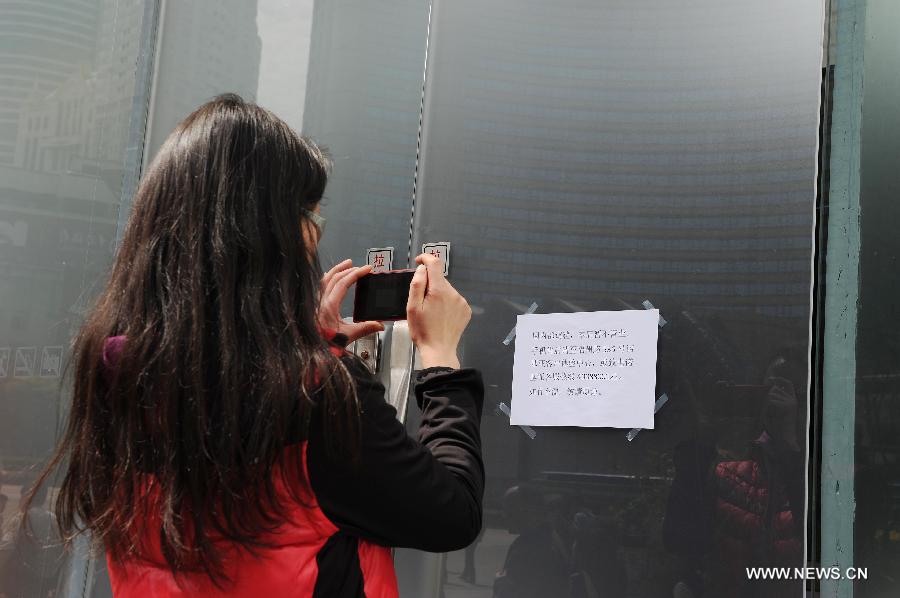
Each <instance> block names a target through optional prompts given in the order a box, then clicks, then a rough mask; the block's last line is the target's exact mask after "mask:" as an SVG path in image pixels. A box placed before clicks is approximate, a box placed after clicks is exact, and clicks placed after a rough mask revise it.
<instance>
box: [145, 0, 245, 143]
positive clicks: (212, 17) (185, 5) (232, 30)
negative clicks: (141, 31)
mask: <svg viewBox="0 0 900 598" xmlns="http://www.w3.org/2000/svg"><path fill="white" fill-rule="evenodd" d="M256 11H257V2H256V0H200V1H196V2H195V1H191V2H169V3H168V4H166V10H165V19H164V22H163V23H162V24H161V27H162V33H161V36H162V37H161V45H160V47H159V65H158V76H157V79H156V89H155V92H154V95H155V97H156V102H155V104H154V112H153V115H152V117H151V123H152V125H151V126H152V129H151V131H150V141H149V149H150V155H149V156H148V157H151V158H152V156H153V155H154V154H155V153H156V150H157V149H158V148H159V146H160V145H161V144H162V142H163V140H164V139H165V138H166V136H167V135H168V134H169V132H170V131H171V130H172V129H173V128H174V127H175V125H176V124H178V122H179V121H180V120H181V119H183V118H184V117H185V116H187V115H188V114H190V113H191V112H192V111H193V110H194V109H195V108H196V107H197V106H198V105H200V104H202V103H203V102H205V101H207V100H209V99H211V98H213V97H214V96H216V95H218V94H220V93H224V92H234V93H238V94H240V95H241V96H243V98H244V99H245V100H249V101H253V100H255V99H256V87H257V84H258V81H259V60H260V49H261V42H260V39H259V33H258V31H257V27H256Z"/></svg>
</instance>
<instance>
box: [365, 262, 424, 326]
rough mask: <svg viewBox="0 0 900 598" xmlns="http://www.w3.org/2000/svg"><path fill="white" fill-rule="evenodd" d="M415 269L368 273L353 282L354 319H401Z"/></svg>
mask: <svg viewBox="0 0 900 598" xmlns="http://www.w3.org/2000/svg"><path fill="white" fill-rule="evenodd" d="M413 274H415V271H414V270H397V271H392V272H383V273H378V274H369V275H368V276H364V277H363V278H361V279H359V281H357V283H356V296H355V298H354V302H353V320H354V321H355V322H364V321H367V320H404V319H406V302H407V299H408V298H409V285H410V283H411V282H412V277H413Z"/></svg>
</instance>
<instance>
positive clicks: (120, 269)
mask: <svg viewBox="0 0 900 598" xmlns="http://www.w3.org/2000/svg"><path fill="white" fill-rule="evenodd" d="M329 169H330V163H329V160H328V159H327V157H326V156H325V154H324V153H323V152H322V151H321V150H320V149H319V148H318V147H316V145H315V144H313V143H312V142H310V141H308V140H306V139H304V138H301V137H299V136H298V135H297V134H296V133H294V132H293V131H292V130H291V129H290V127H288V126H287V125H286V124H285V123H284V122H283V121H281V120H280V119H279V118H277V117H276V116H275V115H273V114H272V113H270V112H268V111H267V110H264V109H262V108H260V107H258V106H256V105H254V104H251V103H247V102H244V101H243V100H242V99H241V98H240V97H238V96H236V95H224V96H220V97H218V98H216V99H215V100H213V101H211V102H208V103H206V104H204V105H203V106H201V107H200V108H198V109H197V110H196V111H195V112H194V113H192V114H191V115H190V116H188V117H187V118H186V119H185V120H184V121H183V122H182V123H181V124H179V125H178V127H177V128H176V129H175V131H174V132H173V133H172V134H171V135H170V136H169V138H168V139H167V140H166V142H165V143H164V144H163V146H162V148H161V149H160V150H159V154H158V155H157V156H156V159H155V160H154V161H153V163H152V165H151V166H150V168H149V170H148V172H147V173H146V175H145V176H144V179H143V181H142V182H141V184H140V187H139V188H138V190H137V193H136V196H135V198H134V203H133V208H132V213H131V217H130V219H129V221H128V226H127V228H126V230H125V233H124V237H123V239H122V243H121V246H120V248H119V250H118V254H117V256H116V259H115V263H114V266H113V269H112V273H111V276H110V280H109V282H108V285H107V286H106V289H105V290H104V291H103V293H102V294H101V295H100V297H99V299H98V302H97V304H96V306H95V308H94V309H93V311H92V313H91V314H90V316H89V317H88V318H87V320H86V323H85V324H84V326H83V328H82V329H81V331H80V333H79V335H78V336H77V338H76V340H75V344H74V350H73V358H72V360H71V365H72V367H71V368H70V369H71V371H72V385H73V388H72V390H73V403H72V409H71V412H70V414H69V418H68V424H67V428H66V430H65V433H64V435H63V437H62V439H61V441H60V444H59V446H58V449H57V452H56V453H55V455H54V457H53V459H52V461H51V463H50V465H49V466H48V467H47V469H46V470H45V471H44V474H43V476H42V478H41V482H43V481H46V479H47V477H48V475H50V472H51V471H52V470H53V468H54V467H56V466H58V465H60V464H61V463H65V466H64V471H63V473H64V475H63V481H62V484H61V488H60V490H59V494H58V496H57V500H56V506H55V509H56V513H57V517H58V521H59V524H60V527H61V531H62V532H63V534H64V535H65V536H66V537H71V536H72V535H73V534H75V533H79V532H80V531H83V530H85V529H87V530H90V532H91V533H92V535H93V537H94V538H95V539H97V540H99V541H100V542H102V544H103V545H104V547H105V548H106V550H107V551H109V553H110V554H111V555H112V557H113V558H114V559H117V560H124V559H128V558H133V557H136V556H140V552H141V548H140V545H141V542H142V541H143V540H142V538H141V534H142V533H154V534H156V533H158V534H159V540H160V542H161V546H162V551H163V554H164V556H165V558H166V560H167V561H168V564H169V566H170V567H171V569H172V571H173V572H175V573H177V572H181V571H189V570H202V571H205V572H206V573H207V574H209V575H210V576H211V577H212V578H213V580H214V581H217V583H218V582H219V581H223V580H227V576H226V575H225V571H224V568H223V566H222V557H223V555H222V553H221V551H220V549H219V548H217V545H216V544H215V543H214V542H213V541H212V540H211V539H210V536H213V537H219V538H223V539H227V540H231V541H233V542H236V543H238V544H240V545H241V546H243V547H245V548H247V549H249V550H251V551H253V550H255V549H256V548H257V547H259V546H260V545H264V543H262V542H261V541H260V539H259V538H260V537H261V536H262V535H263V534H264V533H265V532H266V531H268V530H272V529H274V528H276V527H277V526H278V524H279V523H281V522H282V521H283V520H284V514H285V512H286V511H285V505H284V504H283V503H284V495H283V494H279V492H278V491H277V487H278V485H279V483H278V482H279V481H278V477H279V475H281V476H282V478H283V481H284V483H285V485H286V486H287V488H289V489H291V492H290V494H291V497H292V498H293V499H296V500H300V499H301V493H300V490H299V489H300V488H303V487H305V485H306V484H307V483H308V481H307V480H306V479H305V476H304V475H303V464H302V459H301V457H300V456H299V450H296V448H295V447H294V446H293V445H292V443H296V442H297V440H298V439H302V438H303V437H304V435H305V432H306V430H307V427H308V425H309V422H310V419H311V417H312V413H313V406H314V405H318V408H317V410H316V413H317V414H319V413H321V414H322V419H323V422H322V423H323V425H324V426H325V429H324V435H325V437H326V438H328V439H330V441H331V442H330V447H329V448H330V450H331V451H332V453H334V454H335V455H337V456H340V457H344V458H347V459H348V460H353V459H354V458H355V457H356V456H357V455H358V450H359V409H358V405H357V402H356V400H355V393H354V389H353V384H352V379H351V378H350V375H349V373H348V372H347V370H346V368H344V367H343V365H342V364H341V363H340V361H339V360H338V358H337V357H335V356H334V355H333V354H332V353H331V352H330V351H329V348H328V345H327V343H326V342H325V340H323V338H322V336H321V334H320V331H319V330H318V326H317V306H318V299H319V284H320V280H321V276H322V271H321V267H320V265H319V263H318V260H317V258H316V253H315V248H314V247H311V246H308V243H309V241H307V240H305V238H304V235H303V234H302V231H303V229H304V227H309V226H310V225H311V221H310V220H309V217H308V215H307V213H306V212H305V210H312V209H314V208H315V206H316V204H317V203H318V202H319V201H320V200H321V198H322V193H323V191H324V189H325V184H326V181H327V178H328V173H329ZM310 230H311V229H310ZM111 337H124V338H123V339H122V340H123V342H121V343H116V344H115V345H116V346H114V347H113V349H117V348H118V346H119V345H120V347H121V348H120V350H116V351H111V350H110V341H109V340H108V339H110V338H111ZM104 352H106V356H107V358H110V355H111V354H112V357H111V362H110V359H107V360H104ZM317 417H318V415H317ZM298 474H299V475H298ZM298 481H299V483H300V484H301V486H298V485H297V483H298ZM150 487H152V488H153V491H152V492H151V491H148V488H150ZM148 521H158V522H159V526H158V527H159V529H158V530H147V531H146V532H144V531H143V530H144V528H145V526H146V525H147V522H148Z"/></svg>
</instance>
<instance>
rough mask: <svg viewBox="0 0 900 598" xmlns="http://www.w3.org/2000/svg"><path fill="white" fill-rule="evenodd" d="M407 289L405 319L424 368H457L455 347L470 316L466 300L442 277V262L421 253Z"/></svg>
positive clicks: (470, 311)
mask: <svg viewBox="0 0 900 598" xmlns="http://www.w3.org/2000/svg"><path fill="white" fill-rule="evenodd" d="M416 263H417V264H419V266H418V267H417V268H416V273H415V275H414V276H413V279H412V284H411V285H410V286H409V301H407V303H406V319H407V322H408V323H409V335H410V337H411V338H412V341H413V342H414V343H415V344H416V348H417V349H418V350H419V357H420V358H421V360H422V367H423V368H430V367H436V366H444V367H451V368H458V367H459V358H458V357H457V355H456V347H457V345H458V344H459V339H460V337H461V336H462V333H463V331H464V330H465V329H466V326H467V325H468V324H469V320H470V319H471V317H472V308H471V307H469V304H468V302H466V300H465V298H464V297H463V296H462V295H460V294H459V293H458V292H457V291H456V289H454V288H453V286H452V285H451V284H450V283H449V282H447V279H446V278H444V267H443V265H442V263H441V260H440V259H438V258H436V257H434V256H433V255H428V254H426V253H423V254H422V255H420V256H418V257H417V258H416Z"/></svg>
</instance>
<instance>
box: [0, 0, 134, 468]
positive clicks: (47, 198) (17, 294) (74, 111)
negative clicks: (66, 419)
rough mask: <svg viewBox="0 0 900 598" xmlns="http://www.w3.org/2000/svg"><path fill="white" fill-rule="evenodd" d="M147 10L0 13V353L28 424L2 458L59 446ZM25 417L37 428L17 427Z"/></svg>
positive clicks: (6, 433)
mask: <svg viewBox="0 0 900 598" xmlns="http://www.w3.org/2000/svg"><path fill="white" fill-rule="evenodd" d="M143 6H144V2H143V1H142V0H90V1H83V2H82V1H74V0H65V1H59V2H57V1H55V0H54V1H53V2H49V1H48V2H41V1H29V2H22V3H11V2H10V3H0V23H2V24H0V27H3V28H4V42H6V43H5V44H4V45H3V46H2V49H0V77H4V78H5V80H7V81H11V84H9V85H4V86H0V97H2V99H3V100H4V102H3V105H4V106H5V107H8V108H10V110H8V111H7V112H3V113H0V267H2V269H3V271H4V273H5V274H4V277H5V278H4V280H3V284H2V285H0V305H2V310H0V347H3V348H6V349H7V350H9V351H10V354H11V356H12V357H11V360H12V365H13V368H12V370H10V378H12V377H15V378H17V379H16V380H14V381H13V382H12V383H11V384H9V385H4V386H3V387H2V391H3V395H2V398H3V402H4V405H5V407H6V408H7V409H9V410H10V411H11V412H14V413H19V414H26V413H27V414H28V415H22V418H23V419H22V420H19V421H18V422H17V421H15V420H13V421H9V422H5V423H4V425H5V426H6V427H4V428H3V429H2V430H0V438H2V441H3V445H2V447H0V451H2V453H3V454H4V455H14V456H16V457H17V458H30V457H34V456H38V455H43V454H45V453H46V451H47V450H48V449H49V448H50V445H51V444H52V442H53V439H54V435H55V433H56V425H57V421H56V418H57V415H58V401H59V394H58V378H59V376H60V375H61V373H62V372H61V369H60V365H61V363H62V361H64V358H63V355H64V347H67V346H68V344H69V341H70V339H71V337H72V334H73V332H74V331H75V330H76V329H77V327H78V326H79V325H80V322H81V318H82V315H83V313H84V312H85V311H86V310H87V309H88V308H89V306H90V305H91V302H92V301H93V298H94V296H95V295H96V293H97V292H98V291H99V290H100V288H102V286H103V284H104V279H103V275H104V273H105V271H106V270H107V268H108V266H109V262H110V258H111V255H112V249H113V243H114V240H115V234H116V225H117V217H118V213H119V209H120V187H121V182H122V175H123V169H124V159H125V156H124V148H125V143H126V140H127V138H128V131H129V126H130V124H131V119H132V99H133V95H134V83H135V79H134V78H135V63H136V60H137V56H138V44H139V41H140V36H139V32H140V30H141V19H142V17H143ZM7 29H8V30H7ZM138 118H140V116H138ZM23 347H24V349H23ZM29 355H30V356H33V357H32V358H31V361H30V362H29V358H28V356H29ZM20 356H21V357H22V360H21V362H18V361H16V359H18V358H19V357H20ZM17 366H18V367H17ZM26 419H27V420H28V421H29V422H32V421H33V422H35V424H34V425H29V426H25V427H23V426H21V425H17V424H21V421H25V420H26Z"/></svg>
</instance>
